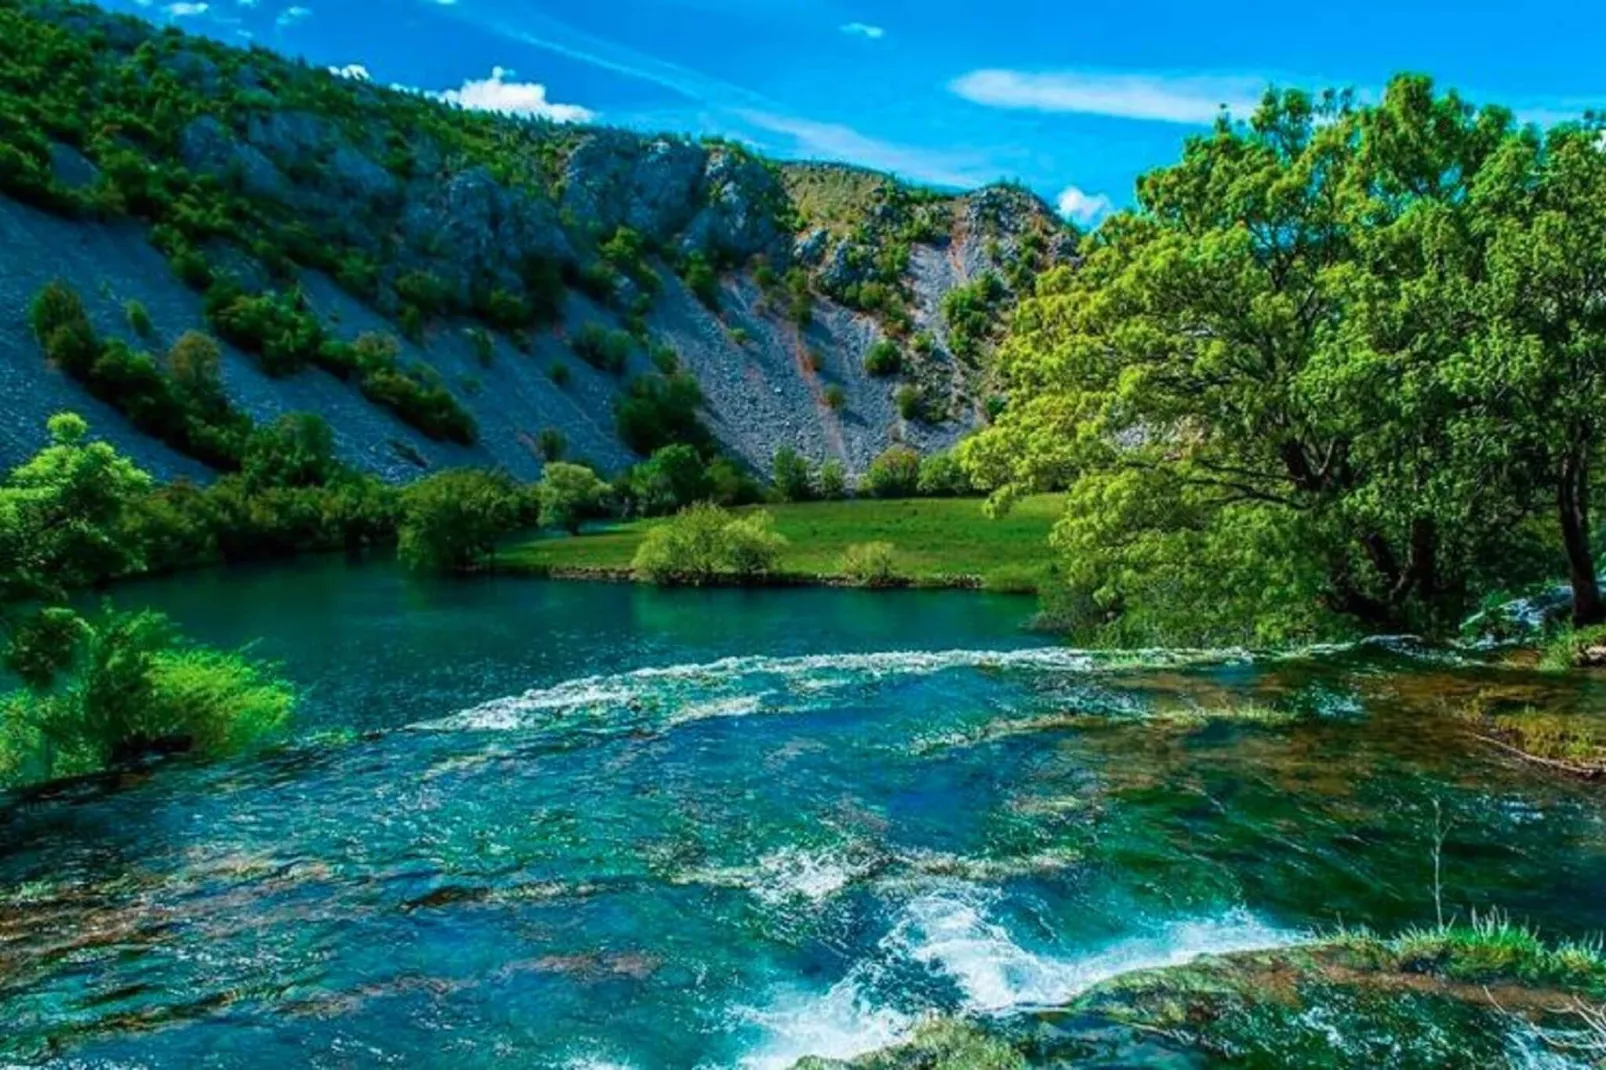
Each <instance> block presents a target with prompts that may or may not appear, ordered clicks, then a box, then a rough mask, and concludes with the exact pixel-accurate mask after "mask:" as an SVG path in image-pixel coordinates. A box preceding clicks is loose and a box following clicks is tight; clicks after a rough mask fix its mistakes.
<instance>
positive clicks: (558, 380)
mask: <svg viewBox="0 0 1606 1070" xmlns="http://www.w3.org/2000/svg"><path fill="white" fill-rule="evenodd" d="M546 374H547V378H548V379H551V380H552V385H553V386H555V387H557V388H558V389H559V390H562V389H563V388H564V387H566V386H568V385H569V383H571V382H572V381H573V380H574V373H573V372H572V371H570V370H569V366H568V365H567V364H565V363H563V362H562V361H561V360H555V361H553V362H552V364H551V366H550V367H549V368H547V370H546Z"/></svg>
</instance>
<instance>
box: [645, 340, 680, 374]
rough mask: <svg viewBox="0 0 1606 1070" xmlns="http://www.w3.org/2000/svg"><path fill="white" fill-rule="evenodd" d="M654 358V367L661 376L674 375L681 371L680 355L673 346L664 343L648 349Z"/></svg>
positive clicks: (655, 343) (649, 354) (655, 344)
mask: <svg viewBox="0 0 1606 1070" xmlns="http://www.w3.org/2000/svg"><path fill="white" fill-rule="evenodd" d="M647 354H648V356H650V357H651V358H652V366H653V367H654V368H657V369H658V372H659V374H660V375H674V374H675V373H676V372H678V371H680V354H679V353H676V352H675V349H674V347H673V346H670V345H667V344H665V343H663V342H654V343H653V344H652V345H651V346H649V347H648V349H647Z"/></svg>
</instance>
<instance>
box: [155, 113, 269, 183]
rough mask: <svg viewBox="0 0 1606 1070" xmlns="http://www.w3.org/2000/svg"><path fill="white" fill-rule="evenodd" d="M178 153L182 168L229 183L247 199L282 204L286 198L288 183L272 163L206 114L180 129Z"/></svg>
mask: <svg viewBox="0 0 1606 1070" xmlns="http://www.w3.org/2000/svg"><path fill="white" fill-rule="evenodd" d="M178 151H179V159H180V160H182V161H183V163H184V166H185V167H188V168H189V169H190V170H192V171H197V172H199V173H201V174H205V175H212V176H213V177H215V178H217V179H219V180H220V181H223V182H225V183H233V184H235V185H236V188H238V189H239V190H240V191H241V192H243V193H245V194H247V195H248V196H252V197H262V198H264V199H267V200H274V201H281V202H282V201H284V200H286V199H287V198H288V197H289V195H290V184H289V181H288V180H287V179H286V178H285V176H284V175H283V173H281V172H280V171H279V169H278V168H277V167H276V166H274V163H273V161H272V160H270V159H268V158H267V156H265V155H263V153H262V152H261V151H260V150H259V149H257V148H255V147H254V146H252V145H248V144H244V143H242V142H241V141H239V140H238V139H236V138H235V136H234V134H233V133H232V132H231V131H230V130H229V129H228V127H226V126H224V125H223V124H222V123H221V122H219V121H218V120H217V119H216V118H214V117H212V116H210V115H203V116H201V117H200V118H199V119H196V120H195V121H194V122H192V123H190V124H189V125H188V126H186V127H185V128H184V132H183V133H182V134H180V135H179V150H178Z"/></svg>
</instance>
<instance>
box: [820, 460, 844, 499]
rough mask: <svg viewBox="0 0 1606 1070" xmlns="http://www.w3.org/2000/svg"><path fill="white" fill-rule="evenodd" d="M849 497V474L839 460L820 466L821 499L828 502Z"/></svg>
mask: <svg viewBox="0 0 1606 1070" xmlns="http://www.w3.org/2000/svg"><path fill="white" fill-rule="evenodd" d="M847 496H848V474H847V471H846V470H845V469H844V468H843V467H842V462H841V461H838V460H830V461H826V462H825V463H824V464H822V465H820V497H822V498H824V499H825V500H826V501H828V502H834V501H840V500H841V499H843V498H846V497H847Z"/></svg>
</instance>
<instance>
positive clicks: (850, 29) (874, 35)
mask: <svg viewBox="0 0 1606 1070" xmlns="http://www.w3.org/2000/svg"><path fill="white" fill-rule="evenodd" d="M840 28H841V30H842V32H843V33H845V34H847V35H848V36H849V37H868V38H869V39H870V40H872V41H879V40H881V39H882V38H883V37H885V36H886V35H887V31H886V30H885V29H883V28H882V27H880V26H872V25H870V24H869V23H868V22H845V23H843V24H842V26H841V27H840Z"/></svg>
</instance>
